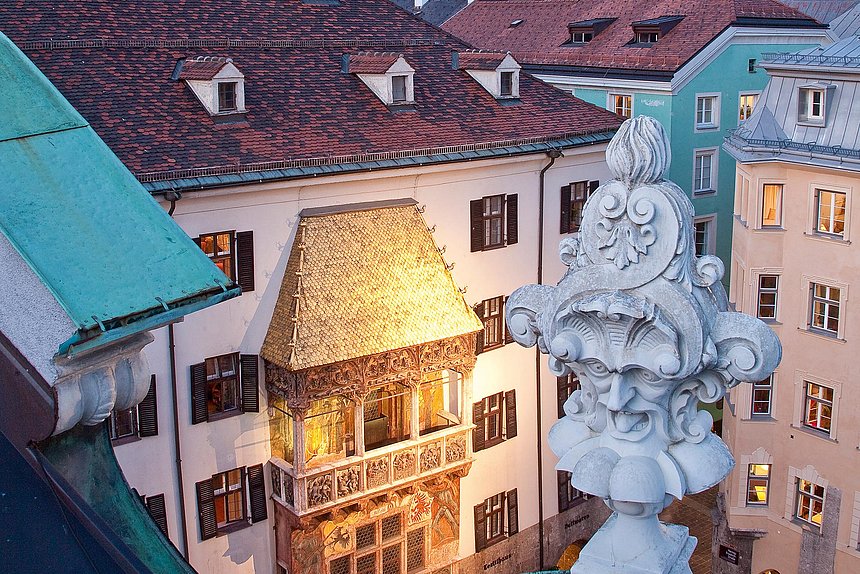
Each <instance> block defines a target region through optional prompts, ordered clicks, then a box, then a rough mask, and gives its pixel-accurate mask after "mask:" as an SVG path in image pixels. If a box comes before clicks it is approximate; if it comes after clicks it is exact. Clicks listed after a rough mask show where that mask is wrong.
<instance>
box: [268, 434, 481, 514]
mask: <svg viewBox="0 0 860 574" xmlns="http://www.w3.org/2000/svg"><path fill="white" fill-rule="evenodd" d="M472 427H473V425H462V426H457V427H454V428H451V429H446V430H444V431H439V432H435V433H432V434H429V435H425V436H422V437H420V438H418V439H412V440H406V441H402V442H398V443H395V444H392V445H388V446H385V447H382V448H378V449H374V450H372V451H370V452H367V453H365V454H364V455H363V456H350V457H347V458H344V459H342V460H339V461H336V462H333V463H329V464H325V465H322V466H319V467H315V468H311V469H308V470H307V471H305V473H303V474H302V475H301V476H299V475H298V473H296V470H295V469H294V468H293V466H292V465H291V464H290V463H288V462H286V461H285V460H283V459H282V458H279V457H272V458H271V459H269V462H270V463H271V468H272V498H273V499H274V500H275V501H276V502H278V503H280V504H282V505H283V506H285V507H286V508H287V509H288V510H289V511H290V512H292V513H293V514H295V515H297V516H305V515H308V514H315V513H317V512H320V511H325V510H328V509H330V508H332V507H335V506H339V505H341V504H344V503H347V502H351V501H354V500H357V499H360V498H363V497H365V496H367V495H369V494H374V493H377V492H382V491H385V490H388V489H391V488H394V487H398V486H401V485H405V484H408V483H410V482H412V481H415V480H417V479H420V478H426V477H429V476H432V475H435V474H439V473H442V472H449V471H451V470H456V469H459V468H464V467H466V468H468V466H469V465H470V464H471V462H472V448H471V429H472Z"/></svg>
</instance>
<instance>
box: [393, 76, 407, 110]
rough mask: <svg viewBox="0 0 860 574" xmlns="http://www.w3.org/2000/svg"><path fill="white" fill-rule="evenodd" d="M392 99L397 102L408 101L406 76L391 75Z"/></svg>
mask: <svg viewBox="0 0 860 574" xmlns="http://www.w3.org/2000/svg"><path fill="white" fill-rule="evenodd" d="M391 100H392V101H393V102H394V103H395V104H396V103H403V102H405V101H407V98H406V76H391Z"/></svg>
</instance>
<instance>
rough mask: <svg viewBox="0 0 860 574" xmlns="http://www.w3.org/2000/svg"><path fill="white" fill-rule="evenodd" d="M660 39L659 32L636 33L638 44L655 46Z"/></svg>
mask: <svg viewBox="0 0 860 574" xmlns="http://www.w3.org/2000/svg"><path fill="white" fill-rule="evenodd" d="M659 39H660V34H659V32H636V43H637V44H653V43H655V42H656V41H657V40H659Z"/></svg>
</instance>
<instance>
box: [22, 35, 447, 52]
mask: <svg viewBox="0 0 860 574" xmlns="http://www.w3.org/2000/svg"><path fill="white" fill-rule="evenodd" d="M452 42H453V38H452ZM459 42H460V43H462V40H460V41H459ZM443 44H444V42H443V41H442V40H438V39H433V38H411V39H410V38H399V39H387V38H386V39H379V40H376V39H366V40H364V39H363V40H348V39H344V40H328V39H324V40H292V39H288V40H267V39H258V38H254V39H239V38H224V39H214V40H213V39H201V40H195V39H188V38H185V39H178V40H150V39H111V38H82V39H78V40H54V39H48V40H27V41H23V42H18V43H17V45H18V47H19V48H20V49H21V50H63V49H65V50H72V49H77V48H361V47H368V48H372V47H381V48H384V47H387V46H440V45H443Z"/></svg>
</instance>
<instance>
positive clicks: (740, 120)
mask: <svg viewBox="0 0 860 574" xmlns="http://www.w3.org/2000/svg"><path fill="white" fill-rule="evenodd" d="M760 96H761V91H760V90H758V91H754V92H739V93H738V124H741V123H743V122H745V121H747V120H748V119H749V115H748V116H747V117H745V118H741V115H742V110H743V105H744V103H743V102H744V98H748V97H752V98H753V104H752V107H751V108H750V112H749V113H750V115H752V113H753V110H754V109H755V105H756V104H757V103H758V99H759V97H760Z"/></svg>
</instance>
